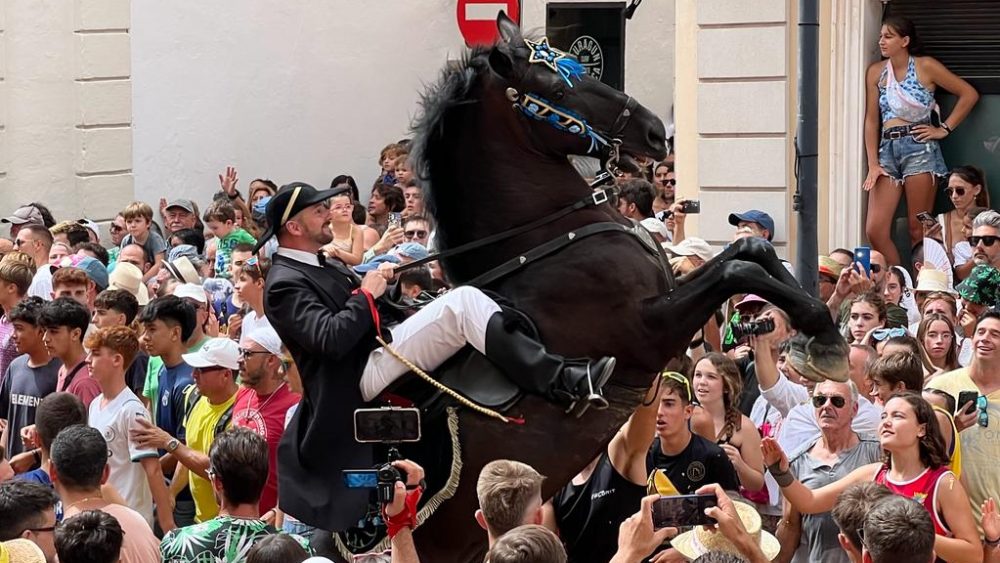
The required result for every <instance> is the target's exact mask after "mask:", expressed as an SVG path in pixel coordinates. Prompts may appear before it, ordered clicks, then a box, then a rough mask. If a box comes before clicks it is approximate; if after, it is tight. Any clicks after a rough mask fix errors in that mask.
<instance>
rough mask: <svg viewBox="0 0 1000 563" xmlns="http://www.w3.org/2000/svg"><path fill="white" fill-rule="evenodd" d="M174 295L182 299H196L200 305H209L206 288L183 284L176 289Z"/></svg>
mask: <svg viewBox="0 0 1000 563" xmlns="http://www.w3.org/2000/svg"><path fill="white" fill-rule="evenodd" d="M174 295H175V296H177V297H180V298H181V299H184V298H187V299H194V300H195V301H197V302H198V303H208V296H206V295H205V288H204V287H202V286H200V285H198V284H194V283H182V284H180V285H178V286H177V287H175V288H174Z"/></svg>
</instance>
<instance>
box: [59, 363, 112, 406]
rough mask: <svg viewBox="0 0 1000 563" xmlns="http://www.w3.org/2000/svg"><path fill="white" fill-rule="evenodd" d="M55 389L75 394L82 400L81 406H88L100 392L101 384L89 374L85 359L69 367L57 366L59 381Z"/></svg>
mask: <svg viewBox="0 0 1000 563" xmlns="http://www.w3.org/2000/svg"><path fill="white" fill-rule="evenodd" d="M70 375H72V379H70V381H69V385H67V384H66V380H67V379H69V378H70ZM56 390H58V391H66V392H69V393H72V394H74V395H76V396H77V397H79V398H80V400H81V401H83V406H85V407H87V408H90V403H91V402H92V401H93V400H94V398H95V397H97V396H98V395H100V394H101V386H100V385H98V384H97V380H96V379H94V378H93V377H91V376H90V367H88V366H87V363H86V362H85V361H81V362H80V363H79V364H77V365H75V366H73V367H72V368H69V369H67V368H66V365H65V364H64V365H63V366H62V367H61V368H59V383H58V384H57V385H56Z"/></svg>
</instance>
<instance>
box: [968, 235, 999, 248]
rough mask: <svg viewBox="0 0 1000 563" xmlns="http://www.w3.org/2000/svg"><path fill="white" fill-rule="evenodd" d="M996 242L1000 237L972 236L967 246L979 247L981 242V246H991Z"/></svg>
mask: <svg viewBox="0 0 1000 563" xmlns="http://www.w3.org/2000/svg"><path fill="white" fill-rule="evenodd" d="M998 240H1000V237H998V236H994V235H983V236H976V235H972V236H971V237H969V244H970V245H972V246H979V243H980V242H981V243H983V246H993V244H994V243H996V242H997V241H998Z"/></svg>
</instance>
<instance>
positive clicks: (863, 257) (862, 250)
mask: <svg viewBox="0 0 1000 563" xmlns="http://www.w3.org/2000/svg"><path fill="white" fill-rule="evenodd" d="M854 262H855V263H856V264H860V265H861V267H862V268H863V269H864V271H865V275H866V276H871V275H872V249H871V247H868V246H859V247H857V248H855V249H854Z"/></svg>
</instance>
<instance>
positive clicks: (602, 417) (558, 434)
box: [412, 14, 847, 563]
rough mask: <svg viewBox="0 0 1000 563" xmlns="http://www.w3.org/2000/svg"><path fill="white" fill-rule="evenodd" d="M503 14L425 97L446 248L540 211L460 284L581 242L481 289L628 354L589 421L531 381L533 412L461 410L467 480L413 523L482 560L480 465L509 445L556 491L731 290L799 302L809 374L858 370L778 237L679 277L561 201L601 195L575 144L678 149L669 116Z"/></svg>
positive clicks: (559, 332)
mask: <svg viewBox="0 0 1000 563" xmlns="http://www.w3.org/2000/svg"><path fill="white" fill-rule="evenodd" d="M497 23H498V26H499V29H500V34H501V37H502V40H501V41H500V42H499V44H497V45H496V46H494V47H493V48H489V49H474V50H472V51H471V52H469V53H468V54H467V55H466V57H465V58H464V59H463V60H462V61H461V62H460V63H459V64H457V65H450V66H449V67H448V68H446V69H445V70H444V72H443V75H442V77H441V80H440V82H439V83H438V84H437V85H435V86H433V87H432V88H431V89H430V90H429V92H428V93H427V94H426V95H425V96H424V98H423V103H422V107H423V113H422V115H421V116H420V117H419V118H418V119H417V121H416V124H415V132H416V137H415V140H414V145H413V153H412V154H413V157H414V159H415V165H416V169H417V171H418V173H419V175H420V178H421V180H422V183H423V185H424V186H425V189H426V190H427V196H428V205H429V208H430V210H431V211H432V213H433V215H434V217H435V219H436V221H437V225H438V226H437V237H438V239H437V240H438V244H439V247H440V249H442V250H447V249H451V248H456V247H459V246H461V245H464V244H467V243H470V242H472V241H477V240H482V239H485V238H487V237H490V236H491V235H496V234H497V233H501V232H505V231H508V230H509V229H511V227H512V226H518V225H526V224H532V223H533V222H536V223H535V224H540V223H544V224H543V225H541V226H538V227H537V228H533V229H530V230H528V231H527V232H523V233H520V234H517V235H516V236H514V237H505V238H504V239H503V240H501V241H498V242H495V243H493V244H490V245H488V246H485V247H482V248H479V249H477V250H474V251H470V252H464V253H461V254H458V255H454V256H451V257H448V258H446V259H444V260H443V266H444V269H445V271H446V273H447V275H448V276H449V277H450V279H451V280H452V281H453V282H455V283H458V284H461V283H466V282H470V281H473V282H474V281H475V280H477V278H478V277H479V276H481V275H483V274H484V273H486V272H490V271H492V270H493V269H494V268H496V267H497V266H500V265H502V264H505V263H507V262H508V261H510V260H512V259H513V260H515V261H516V260H517V259H518V257H519V256H522V255H526V254H527V253H529V252H530V251H531V250H532V249H537V248H540V247H543V246H544V245H546V243H549V242H550V241H553V240H556V239H560V238H564V239H569V240H572V242H571V243H569V244H568V245H560V247H559V248H558V249H557V250H554V251H553V252H552V253H550V254H549V255H548V256H546V257H544V258H542V259H539V260H536V261H530V260H527V261H525V264H524V265H523V266H522V267H520V268H519V269H516V270H515V271H513V272H509V273H507V274H506V275H504V276H503V277H501V278H499V279H493V280H490V281H488V282H487V283H486V284H485V289H490V290H492V291H495V292H497V293H499V294H500V295H502V296H503V297H505V298H507V299H508V300H510V301H511V302H512V303H513V304H514V305H515V306H516V307H517V308H518V309H519V310H521V311H524V312H525V313H527V314H528V315H529V316H530V317H531V318H532V319H533V320H534V321H535V323H536V324H537V327H538V329H539V332H540V335H541V337H542V339H543V340H544V342H545V343H546V345H547V346H548V347H549V349H551V350H553V351H554V352H557V353H560V354H563V355H565V356H568V357H591V358H596V357H601V356H607V355H613V356H615V357H617V358H618V368H617V369H616V371H615V373H614V376H613V377H612V379H611V381H610V382H609V384H608V385H607V386H606V388H605V395H606V397H607V399H608V401H609V402H610V408H608V409H606V410H600V411H598V410H595V409H590V410H589V411H587V413H586V414H585V415H584V416H583V417H582V418H579V419H577V418H574V417H572V416H568V415H567V414H565V413H564V412H563V410H561V409H560V408H558V407H557V406H555V405H553V404H550V403H548V402H546V401H545V400H544V399H541V398H539V397H537V396H532V395H526V396H525V397H524V398H523V399H521V401H520V402H519V403H518V404H517V405H516V407H515V409H516V411H517V412H518V413H520V414H523V416H524V418H525V424H523V425H513V424H504V423H502V422H498V421H497V420H495V419H492V418H487V417H484V416H482V415H479V414H476V413H473V412H471V411H467V410H463V411H462V412H461V414H460V437H461V444H462V449H463V456H462V457H463V462H464V463H463V467H462V469H461V474H460V483H459V486H458V489H457V492H456V493H455V496H454V497H453V498H451V499H450V500H447V501H445V502H444V503H443V504H442V505H441V506H440V508H438V510H437V512H436V513H435V514H434V515H433V516H431V517H430V518H429V519H428V520H427V521H426V522H425V523H424V524H423V525H421V526H420V527H418V529H417V531H416V541H417V545H418V549H419V552H420V556H421V560H423V561H433V562H435V563H446V562H467V561H474V560H479V561H481V560H482V554H483V552H484V550H485V547H486V534H485V533H484V532H483V531H482V530H480V529H479V528H478V527H477V524H476V522H475V520H474V518H473V513H474V511H475V509H476V507H477V505H478V503H477V499H476V490H475V483H476V478H477V475H478V473H479V471H480V469H481V468H482V467H483V465H485V464H486V463H487V462H489V461H491V460H494V459H501V458H507V459H517V460H520V461H523V462H525V463H528V464H530V465H532V466H533V467H535V468H536V469H538V471H540V472H541V473H542V474H544V475H546V476H547V479H546V480H545V485H544V490H543V495H544V496H545V497H550V496H551V495H552V494H553V493H554V492H555V491H556V490H557V489H558V488H559V487H561V486H562V485H564V484H565V483H567V482H568V481H569V480H570V479H571V478H572V477H573V475H574V474H576V473H577V472H578V471H579V470H580V469H581V468H583V467H584V466H585V465H586V464H587V463H588V462H590V461H591V460H592V459H593V458H594V457H595V456H596V455H597V453H598V452H599V451H601V449H602V448H604V447H606V444H607V443H608V441H609V440H610V439H611V437H612V436H613V435H614V433H615V431H616V430H617V429H618V428H619V427H620V426H621V425H622V424H623V423H624V422H625V420H626V419H627V418H628V416H629V415H630V414H631V412H632V411H633V410H634V408H635V407H636V406H637V404H638V403H639V401H640V400H641V398H642V397H643V395H644V393H645V391H646V390H647V389H648V387H649V386H650V383H651V382H652V380H653V378H654V376H655V375H656V374H657V373H659V371H660V370H662V369H663V367H664V366H665V365H666V364H667V362H668V361H669V360H670V359H671V358H674V357H678V356H680V355H682V354H684V353H685V352H686V345H687V343H688V342H690V340H691V338H692V336H693V335H694V334H695V333H696V332H697V331H698V329H699V328H700V327H702V326H703V325H704V324H705V323H706V322H707V321H708V319H709V317H710V316H711V315H712V314H713V312H714V311H715V310H716V309H717V308H718V307H719V306H720V304H721V303H723V301H724V300H725V299H727V298H729V297H730V296H731V295H733V294H735V293H747V292H752V293H756V294H759V295H762V296H764V297H765V298H767V299H768V300H770V301H771V302H773V303H775V304H776V305H778V306H780V307H781V308H783V309H784V310H785V311H787V312H788V313H789V315H790V317H791V318H792V319H793V323H794V325H795V326H796V328H798V329H799V331H801V333H803V336H801V337H798V338H797V339H796V341H795V342H794V345H793V353H792V359H793V361H794V362H795V364H796V367H797V368H798V369H800V370H801V371H803V373H805V374H806V375H807V376H809V377H812V378H815V379H822V378H824V377H829V378H832V379H837V380H841V381H843V380H845V379H846V376H847V346H846V343H845V342H844V340H843V338H842V337H841V336H840V335H839V334H838V333H837V331H836V329H835V327H834V325H833V323H832V321H831V318H830V314H829V312H828V311H827V309H826V307H825V305H824V304H823V303H821V302H819V301H817V300H815V299H813V298H811V297H809V296H808V295H807V294H806V293H805V292H804V291H802V289H800V287H799V285H798V284H797V282H796V281H795V279H794V278H793V277H792V276H791V275H790V274H788V272H787V271H786V270H785V269H784V267H782V265H781V264H780V262H779V260H778V258H777V256H776V255H775V253H774V250H773V249H772V247H771V246H770V245H769V244H768V243H767V242H765V241H763V240H761V239H744V240H743V241H741V242H738V243H736V244H733V245H731V246H730V247H729V248H728V249H727V250H726V251H724V252H723V253H722V254H721V255H720V256H718V257H717V258H715V259H714V260H712V261H711V262H709V263H707V264H706V265H704V266H703V267H701V268H699V269H698V270H696V271H695V272H693V273H692V274H690V275H688V276H686V277H684V278H681V279H679V280H674V279H673V278H672V276H671V275H670V274H669V271H664V268H663V267H662V261H661V260H660V259H659V257H658V256H657V254H656V252H653V251H650V250H649V249H648V248H646V247H645V246H644V244H643V242H642V238H641V237H640V236H637V235H635V234H633V228H634V226H633V225H632V224H631V222H630V221H628V220H627V219H625V218H623V217H622V216H621V215H620V214H619V213H618V212H617V211H616V210H615V209H614V208H613V207H611V206H610V205H608V204H607V203H604V202H601V199H602V197H603V196H601V195H600V194H598V196H597V197H596V198H595V204H593V205H585V206H583V207H582V208H580V209H578V210H575V211H573V212H571V213H566V214H561V213H559V211H560V210H563V209H565V208H567V206H570V205H572V204H573V203H574V202H578V201H581V200H583V199H586V198H587V197H588V195H589V194H591V193H592V190H591V188H590V187H589V186H588V184H587V183H586V182H585V181H584V180H583V179H581V177H580V175H579V174H578V173H577V172H576V170H575V169H574V168H573V166H571V165H570V163H569V162H568V160H567V156H568V155H591V156H599V157H603V158H605V159H607V158H609V157H610V158H612V160H613V159H614V158H615V156H616V155H618V154H619V153H620V154H631V155H646V156H649V157H653V158H657V159H659V158H662V157H664V156H665V154H666V146H665V138H664V127H663V124H662V122H661V121H660V120H659V119H658V118H657V117H656V116H654V115H653V114H652V113H651V112H650V111H649V110H647V109H646V108H644V107H642V106H641V105H638V104H637V103H635V101H634V100H633V99H632V98H630V97H629V96H626V95H625V94H623V93H621V92H619V91H617V90H614V89H613V88H611V87H609V86H606V85H604V84H602V83H601V82H599V81H597V80H594V79H592V78H589V77H587V76H585V75H584V73H583V72H582V69H581V68H580V67H579V66H578V65H576V64H575V61H573V60H572V59H570V58H569V57H565V56H564V55H563V54H562V53H560V52H558V51H556V50H554V49H551V48H548V46H547V44H546V43H545V41H544V40H540V41H537V42H535V41H530V40H527V41H526V40H525V38H523V37H522V36H521V33H520V31H519V29H518V28H517V26H516V25H515V24H514V23H513V22H511V20H509V19H508V18H507V17H506V16H504V15H503V14H501V16H500V17H499V18H498V22H497ZM544 217H559V218H558V219H556V220H554V221H543V220H541V219H542V218H544ZM595 224H604V225H610V227H611V228H608V229H605V230H603V231H601V232H599V233H598V234H594V235H593V236H580V237H578V239H577V240H573V239H574V237H573V236H568V233H577V232H584V231H585V230H586V229H587V228H588V227H590V226H593V225H595ZM479 279H480V280H481V279H482V278H479ZM469 377H475V375H474V374H469ZM429 469H430V468H429ZM611 533H613V531H612V532H611Z"/></svg>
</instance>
